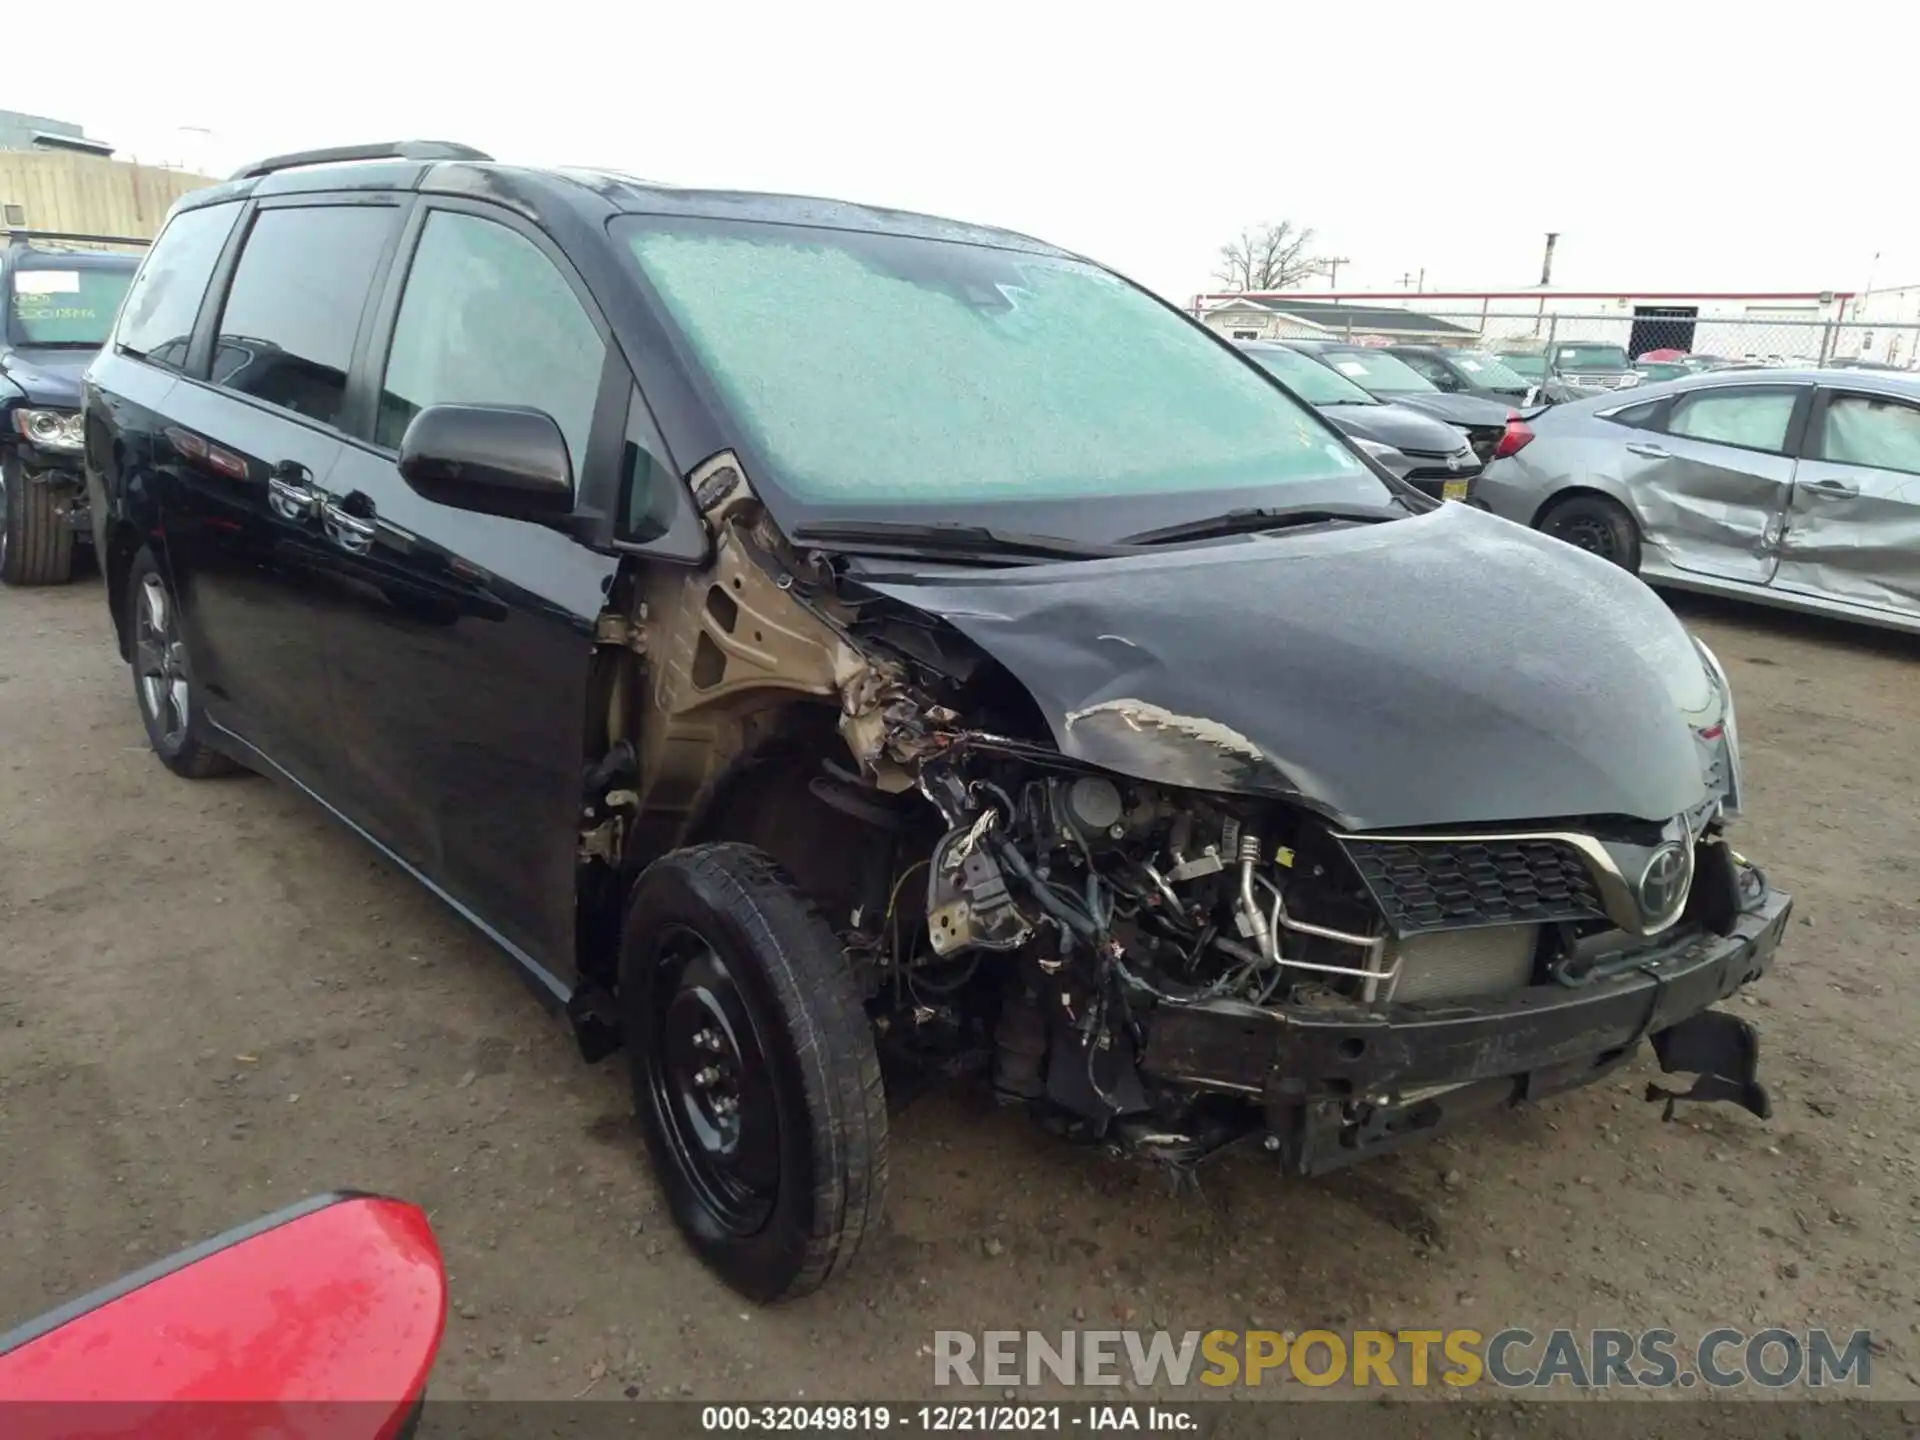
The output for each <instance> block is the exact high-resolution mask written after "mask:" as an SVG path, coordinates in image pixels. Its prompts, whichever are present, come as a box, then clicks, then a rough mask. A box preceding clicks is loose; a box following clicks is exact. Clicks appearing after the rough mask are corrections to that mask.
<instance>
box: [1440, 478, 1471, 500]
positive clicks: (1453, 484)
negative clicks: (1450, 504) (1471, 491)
mask: <svg viewBox="0 0 1920 1440" xmlns="http://www.w3.org/2000/svg"><path fill="white" fill-rule="evenodd" d="M1467 484H1468V482H1467V481H1465V480H1449V481H1447V482H1446V483H1445V484H1444V485H1442V486H1441V487H1440V498H1441V499H1442V500H1464V499H1466V498H1467Z"/></svg>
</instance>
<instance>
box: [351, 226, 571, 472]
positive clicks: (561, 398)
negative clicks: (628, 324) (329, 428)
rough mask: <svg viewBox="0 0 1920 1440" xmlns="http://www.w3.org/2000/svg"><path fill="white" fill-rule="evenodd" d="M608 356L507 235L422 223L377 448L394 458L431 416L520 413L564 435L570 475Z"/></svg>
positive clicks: (557, 284)
mask: <svg viewBox="0 0 1920 1440" xmlns="http://www.w3.org/2000/svg"><path fill="white" fill-rule="evenodd" d="M605 361H606V345H605V344H604V343H603V342H602V341H601V339H600V333H599V331H597V330H595V329H594V327H593V322H592V320H590V319H589V318H588V317H587V312H586V311H585V310H584V309H583V308H582V307H581V305H580V301H579V300H578V299H577V298H576V297H575V295H574V293H573V287H572V286H571V285H569V284H568V283H567V280H566V277H565V276H564V275H562V274H561V273H560V271H559V269H558V268H556V267H555V265H554V263H553V262H552V261H551V260H549V259H547V257H546V256H545V255H544V254H542V253H541V251H540V249H539V247H538V246H536V245H534V244H533V242H532V241H530V240H528V239H527V238H526V237H525V236H523V235H520V234H517V233H516V232H514V231H513V230H511V229H509V228H508V227H507V226H505V225H500V224H496V223H495V222H494V221H491V220H483V219H481V218H479V217H478V216H474V215H459V214H454V213H452V212H450V211H438V212H436V213H434V214H433V215H431V216H429V217H428V219H427V223H426V227H425V228H424V229H423V230H422V231H421V234H420V248H419V250H418V251H417V252H416V253H415V255H414V257H413V265H412V267H411V268H410V269H409V270H408V272H407V288H406V293H405V294H404V295H403V296H402V298H401V301H400V314H399V316H398V317H397V318H396V319H395V321H394V327H393V345H392V348H391V349H390V350H389V351H388V352H387V373H386V379H385V380H384V381H383V382H382V385H381V393H380V417H379V421H378V423H377V425H376V429H375V435H374V438H375V439H376V440H377V441H378V442H379V443H380V444H382V445H386V446H389V447H391V448H394V449H398V448H399V445H400V437H401V436H402V435H404V434H405V433H406V429H407V425H408V423H409V422H410V421H411V420H412V419H413V417H414V416H415V415H417V414H419V413H420V412H421V411H422V410H424V409H426V408H427V407H428V406H429V405H524V406H530V407H532V408H533V409H536V410H544V411H545V412H546V413H547V414H548V415H550V416H552V417H553V420H554V423H555V424H557V425H558V426H559V427H560V433H561V434H562V435H564V436H566V439H567V450H568V452H569V453H570V455H571V456H572V459H573V470H574V474H575V475H576V476H577V475H578V474H579V473H580V464H581V462H582V461H583V460H584V459H585V458H586V453H587V433H588V430H589V429H590V428H591V426H592V423H593V406H594V401H595V399H596V398H597V396H598V395H599V391H600V371H601V367H602V366H603V365H604V364H605Z"/></svg>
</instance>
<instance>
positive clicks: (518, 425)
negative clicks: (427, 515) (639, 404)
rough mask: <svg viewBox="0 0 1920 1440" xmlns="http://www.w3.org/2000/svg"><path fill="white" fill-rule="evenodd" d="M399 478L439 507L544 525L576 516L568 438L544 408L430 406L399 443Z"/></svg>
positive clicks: (415, 420) (409, 427) (414, 419)
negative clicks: (542, 523) (569, 516)
mask: <svg viewBox="0 0 1920 1440" xmlns="http://www.w3.org/2000/svg"><path fill="white" fill-rule="evenodd" d="M400 478H401V479H403V480H405V481H406V482H407V484H409V485H411V486H412V487H413V488H414V490H415V491H417V492H418V493H419V494H421V495H424V496H425V497H426V498H427V499H429V500H432V501H434V502H435V503H436V504H440V505H451V506H453V507H454V508H455V509H459V510H472V511H476V512H477V513H479V514H482V515H503V516H506V517H507V518H509V519H514V520H545V519H551V518H553V517H555V516H560V515H567V514H571V513H572V511H573V466H572V464H571V463H570V462H569V461H568V459H567V442H566V438H565V437H564V436H563V435H561V433H560V427H559V426H558V425H556V424H554V423H553V417H552V416H550V415H548V414H547V413H546V412H545V411H543V410H528V409H523V408H521V407H519V406H512V405H429V406H428V407H427V408H426V409H424V410H422V411H421V412H420V413H419V414H418V415H416V416H414V417H413V420H412V422H411V423H410V424H409V425H408V426H407V430H406V433H405V434H404V435H402V436H401V437H400Z"/></svg>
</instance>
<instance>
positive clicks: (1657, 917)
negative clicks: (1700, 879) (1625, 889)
mask: <svg viewBox="0 0 1920 1440" xmlns="http://www.w3.org/2000/svg"><path fill="white" fill-rule="evenodd" d="M1692 884H1693V851H1692V850H1691V849H1690V848H1689V847H1687V846H1685V845H1681V844H1678V843H1676V842H1673V841H1669V842H1668V843H1667V844H1665V845H1662V846H1661V847H1660V848H1659V849H1658V850H1656V851H1654V852H1653V858H1652V859H1650V860H1648V861H1647V868H1646V869H1645V870H1643V871H1641V872H1640V913H1641V914H1643V915H1645V916H1646V917H1647V919H1649V920H1653V921H1666V920H1670V919H1672V918H1673V916H1674V914H1675V912H1676V911H1678V910H1679V909H1680V907H1681V906H1682V905H1684V904H1685V903H1686V900H1687V891H1688V889H1689V888H1691V886H1692Z"/></svg>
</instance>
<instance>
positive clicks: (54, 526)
mask: <svg viewBox="0 0 1920 1440" xmlns="http://www.w3.org/2000/svg"><path fill="white" fill-rule="evenodd" d="M0 484H3V485H4V486H5V489H6V512H5V529H4V531H0V580H4V581H6V583H7V584H9V585H64V584H65V583H66V582H67V581H68V580H70V579H71V578H72V577H73V527H72V526H71V525H69V524H68V523H67V517H66V516H65V515H63V514H61V513H60V510H59V508H58V506H57V505H56V504H55V501H56V500H57V499H58V497H57V496H56V495H55V493H54V490H53V487H52V486H51V485H33V484H29V483H28V481H27V475H26V471H25V470H24V469H23V468H22V466H21V464H20V462H19V460H17V459H16V458H14V457H13V456H11V455H9V456H7V457H6V458H4V459H0Z"/></svg>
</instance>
